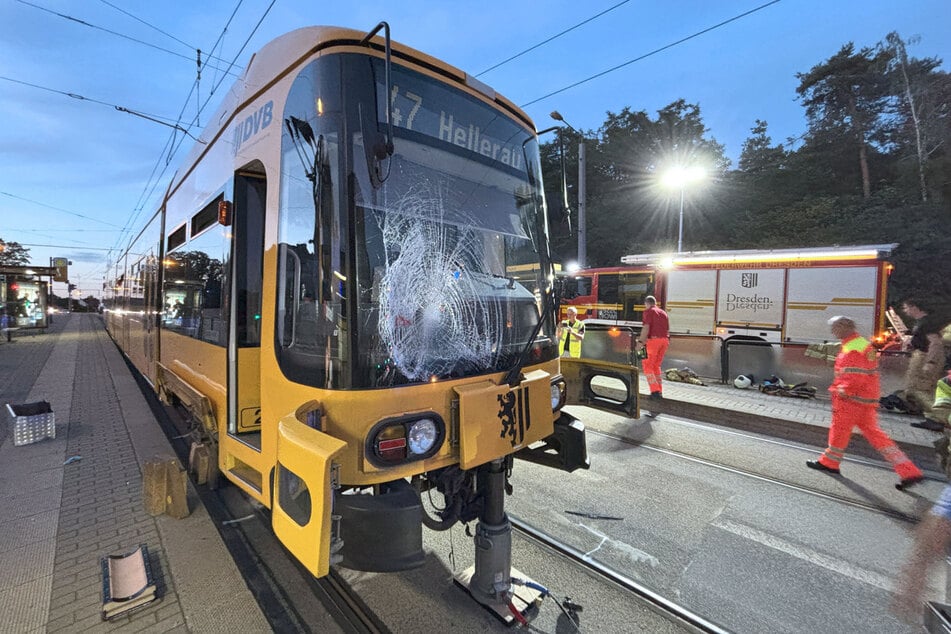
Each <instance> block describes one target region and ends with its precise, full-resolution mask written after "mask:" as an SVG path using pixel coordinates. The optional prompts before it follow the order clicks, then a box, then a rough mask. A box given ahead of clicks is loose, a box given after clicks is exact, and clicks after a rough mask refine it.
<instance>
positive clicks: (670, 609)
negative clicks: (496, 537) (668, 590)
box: [508, 514, 730, 634]
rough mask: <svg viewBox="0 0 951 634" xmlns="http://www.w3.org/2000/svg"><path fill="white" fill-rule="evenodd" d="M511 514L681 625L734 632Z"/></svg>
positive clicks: (708, 633)
mask: <svg viewBox="0 0 951 634" xmlns="http://www.w3.org/2000/svg"><path fill="white" fill-rule="evenodd" d="M508 517H509V521H510V522H511V523H512V528H514V529H515V530H517V531H518V532H519V533H521V534H522V535H524V536H525V537H526V538H527V539H530V540H532V541H534V542H536V543H537V544H539V545H541V546H544V547H546V548H548V549H549V550H553V551H555V552H556V553H557V554H559V555H561V556H563V557H565V558H567V559H570V560H571V561H573V562H575V563H576V564H578V565H580V566H582V567H584V568H587V569H589V570H591V571H593V572H595V573H597V574H598V575H599V576H601V577H603V578H605V579H607V580H608V581H610V582H611V583H614V584H615V585H617V586H620V587H621V588H623V589H625V590H627V591H628V592H631V593H632V594H634V595H635V596H637V597H638V598H639V599H641V600H642V601H644V602H645V603H647V605H648V607H649V608H650V609H651V610H653V611H654V612H656V613H658V614H660V615H662V616H664V617H667V618H669V619H671V620H672V621H674V622H675V623H677V624H678V625H681V626H683V627H685V628H687V629H689V630H690V631H692V632H697V633H699V634H730V630H727V629H725V628H723V627H721V626H720V625H717V624H716V623H713V622H712V621H708V620H707V619H705V618H704V617H702V616H700V615H699V614H696V613H694V612H692V611H690V610H689V609H687V608H685V607H684V606H682V605H680V604H678V603H675V602H673V601H671V600H670V599H668V598H667V597H665V596H663V595H660V594H658V593H657V592H654V591H653V590H651V589H650V588H648V587H646V586H644V585H642V584H640V583H638V582H637V581H634V580H633V579H631V578H630V577H628V576H627V575H624V574H622V573H620V572H618V571H617V570H614V569H613V568H610V567H608V566H605V565H604V564H602V563H600V562H598V561H597V560H595V559H592V558H591V557H589V556H588V555H586V554H585V553H583V552H581V551H580V550H578V549H577V548H574V547H573V546H569V545H568V544H566V543H564V542H562V541H559V540H558V539H556V538H554V537H552V536H551V535H549V534H548V533H546V532H544V531H542V530H541V529H538V528H535V527H533V526H531V525H530V524H527V523H526V522H523V521H522V520H520V519H518V518H517V517H515V516H513V515H511V514H509V516H508Z"/></svg>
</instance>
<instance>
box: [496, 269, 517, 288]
mask: <svg viewBox="0 0 951 634" xmlns="http://www.w3.org/2000/svg"><path fill="white" fill-rule="evenodd" d="M492 277H494V278H495V279H497V280H506V281H507V282H508V286H506V287H505V288H507V289H509V290H513V289H514V288H515V278H514V277H509V276H507V275H499V274H498V273H493V274H492Z"/></svg>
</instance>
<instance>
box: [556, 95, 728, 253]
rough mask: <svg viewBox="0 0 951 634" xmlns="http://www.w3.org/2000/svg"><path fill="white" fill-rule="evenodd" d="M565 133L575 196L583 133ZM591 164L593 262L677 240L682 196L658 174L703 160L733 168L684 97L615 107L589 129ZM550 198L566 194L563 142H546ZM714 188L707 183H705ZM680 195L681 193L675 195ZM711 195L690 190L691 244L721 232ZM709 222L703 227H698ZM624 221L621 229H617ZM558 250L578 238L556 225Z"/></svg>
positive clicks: (572, 196) (715, 174)
mask: <svg viewBox="0 0 951 634" xmlns="http://www.w3.org/2000/svg"><path fill="white" fill-rule="evenodd" d="M560 134H563V135H564V140H565V150H566V154H567V161H566V163H567V165H568V166H569V167H568V174H567V176H568V186H569V203H570V204H572V208H573V209H574V208H576V207H575V206H574V205H575V204H576V201H577V193H576V192H577V178H576V176H575V174H576V172H577V170H573V169H571V168H572V167H573V166H576V165H577V164H578V163H577V154H576V148H577V146H578V142H579V141H580V140H581V136H580V135H579V134H577V133H574V132H568V131H564V132H560ZM584 139H585V145H586V154H587V167H586V170H585V174H586V177H585V181H586V186H587V196H586V199H587V200H586V203H587V218H586V228H587V243H588V244H589V245H596V248H589V250H588V262H587V263H586V264H587V265H588V266H607V265H616V264H617V263H618V260H619V258H620V257H621V256H622V255H625V254H628V253H634V252H638V251H641V252H642V251H643V250H658V249H666V248H670V247H671V245H672V244H675V243H676V236H677V218H678V214H677V206H678V205H679V201H680V197H679V194H678V195H676V196H675V195H672V193H671V192H667V191H664V190H663V189H662V188H661V187H660V184H659V181H660V175H661V174H662V173H663V171H664V170H665V168H667V167H669V166H672V165H680V166H693V165H701V166H703V167H704V168H705V170H706V171H707V173H708V174H710V175H711V179H712V180H717V179H719V178H720V177H721V176H722V174H724V173H725V170H726V169H727V168H728V167H729V160H728V159H727V158H726V156H725V152H724V148H723V146H722V145H721V144H720V143H717V141H716V140H715V139H711V138H709V137H708V130H707V128H706V126H704V124H703V119H702V117H701V113H700V107H699V106H698V105H696V104H690V103H687V102H686V101H685V100H683V99H678V100H677V101H674V102H673V103H671V104H669V105H667V106H665V107H664V108H661V109H660V110H658V111H657V116H656V118H652V117H651V116H650V115H649V114H648V113H647V112H645V111H643V110H641V111H634V110H632V109H630V108H624V109H623V110H622V111H621V112H619V113H611V112H609V113H608V115H607V119H606V120H605V122H604V124H602V126H601V127H600V129H599V130H598V131H597V133H596V134H595V133H585V134H584ZM541 154H542V166H543V170H544V174H545V182H546V183H547V184H548V187H547V198H548V200H550V201H551V200H558V198H559V197H560V183H561V165H560V163H559V161H558V145H557V143H552V142H549V143H546V144H543V145H542V146H541ZM704 189H705V190H708V191H709V190H710V189H711V188H710V187H709V186H707V187H705V188H704ZM675 199H676V200H675ZM715 203H716V201H715V199H714V198H712V197H708V196H705V197H704V199H703V204H701V198H700V197H698V196H689V195H688V197H687V212H686V213H685V214H684V218H685V221H684V222H685V225H686V227H685V230H684V234H685V235H691V236H694V238H691V242H690V243H691V247H692V248H696V247H699V246H710V245H712V244H716V241H717V240H718V239H720V235H719V234H720V232H721V223H719V222H715V221H712V219H711V217H712V216H713V215H715V214H716V213H718V212H720V211H722V210H721V209H720V208H719V207H718V206H717V205H716V204H715ZM701 227H703V231H699V230H698V229H699V228H701ZM619 228H623V230H619ZM552 245H553V246H552V250H553V253H554V255H555V258H556V259H561V260H565V259H567V258H568V257H572V256H573V255H574V254H575V253H576V250H575V247H574V241H573V240H572V239H571V238H570V237H569V236H567V235H566V232H564V231H562V230H561V229H560V228H558V229H556V230H555V231H553V232H552Z"/></svg>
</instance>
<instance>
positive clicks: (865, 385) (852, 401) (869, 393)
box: [806, 317, 924, 490]
mask: <svg viewBox="0 0 951 634" xmlns="http://www.w3.org/2000/svg"><path fill="white" fill-rule="evenodd" d="M829 326H830V327H831V329H832V334H833V335H834V336H835V337H837V338H838V339H840V340H841V341H842V350H841V351H840V352H839V354H838V356H836V358H835V378H834V379H833V381H832V385H830V386H829V391H830V392H831V393H832V425H831V426H830V427H829V446H828V447H827V448H826V450H825V452H823V454H822V456H820V457H819V459H818V460H809V461H807V462H806V466H808V467H809V468H810V469H817V470H819V471H825V472H827V473H833V474H838V473H839V465H840V463H841V462H842V458H843V457H844V456H845V448H846V447H848V445H849V439H850V438H851V436H852V429H853V428H854V427H858V428H859V431H861V432H862V435H863V436H865V438H866V439H867V440H868V441H869V443H870V444H871V445H872V446H873V447H875V449H877V450H878V451H879V453H881V454H882V456H884V457H885V459H886V460H888V462H890V463H891V465H892V468H893V469H894V470H895V473H897V474H898V477H899V478H901V482H899V483H898V484H896V485H895V488H897V489H898V490H903V489H905V488H907V487H910V486H911V485H913V484H918V483H919V482H921V481H922V480H923V479H924V474H922V473H921V469H919V468H918V467H916V466H915V465H914V463H912V461H911V460H909V459H908V456H906V455H905V453H904V452H903V451H902V450H901V449H899V448H898V445H896V444H895V441H893V440H892V439H891V438H889V437H888V434H886V433H885V432H884V431H882V429H881V428H880V427H879V426H878V412H877V411H876V408H877V407H878V397H879V385H878V359H877V358H876V351H875V348H874V347H872V344H870V343H869V341H868V339H865V338H864V337H860V336H859V334H858V333H857V332H856V331H855V322H854V321H853V320H852V319H849V318H848V317H833V318H832V319H830V320H829Z"/></svg>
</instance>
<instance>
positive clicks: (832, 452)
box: [823, 447, 845, 464]
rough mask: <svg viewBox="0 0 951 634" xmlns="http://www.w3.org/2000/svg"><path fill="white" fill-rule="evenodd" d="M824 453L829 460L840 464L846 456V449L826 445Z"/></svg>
mask: <svg viewBox="0 0 951 634" xmlns="http://www.w3.org/2000/svg"><path fill="white" fill-rule="evenodd" d="M823 453H824V454H825V457H826V458H827V459H828V460H829V462H834V463H835V464H839V463H840V462H842V459H843V458H845V451H842V450H839V449H834V448H832V447H826V450H825V451H824V452H823Z"/></svg>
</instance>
